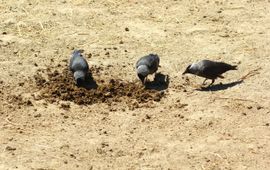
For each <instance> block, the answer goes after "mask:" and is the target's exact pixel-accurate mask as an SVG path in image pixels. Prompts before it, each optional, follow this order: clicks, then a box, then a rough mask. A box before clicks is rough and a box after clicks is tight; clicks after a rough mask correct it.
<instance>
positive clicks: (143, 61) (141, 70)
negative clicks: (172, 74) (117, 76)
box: [136, 54, 159, 84]
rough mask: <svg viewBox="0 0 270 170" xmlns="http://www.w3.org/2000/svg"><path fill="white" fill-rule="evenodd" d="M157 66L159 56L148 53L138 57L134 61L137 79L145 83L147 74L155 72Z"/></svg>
mask: <svg viewBox="0 0 270 170" xmlns="http://www.w3.org/2000/svg"><path fill="white" fill-rule="evenodd" d="M158 67H159V56H158V55H156V54H149V55H146V56H143V57H142V58H140V59H139V60H138V61H137V63H136V71H137V75H138V77H139V79H140V80H141V82H142V83H143V84H145V82H146V79H147V76H148V75H150V74H153V73H156V71H157V70H158Z"/></svg>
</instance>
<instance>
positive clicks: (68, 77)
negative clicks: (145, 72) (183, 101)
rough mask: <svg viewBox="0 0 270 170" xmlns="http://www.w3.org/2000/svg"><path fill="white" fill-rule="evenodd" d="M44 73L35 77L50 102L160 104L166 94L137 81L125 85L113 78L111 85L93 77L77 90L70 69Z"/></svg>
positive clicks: (48, 70)
mask: <svg viewBox="0 0 270 170" xmlns="http://www.w3.org/2000/svg"><path fill="white" fill-rule="evenodd" d="M44 74H45V75H43V74H40V73H37V74H36V75H35V76H34V78H35V82H36V86H37V87H38V89H39V90H40V92H41V98H44V99H46V100H48V101H49V102H55V101H56V100H58V99H60V100H63V101H71V102H74V103H76V104H79V105H89V104H94V103H111V102H123V101H125V102H130V100H136V101H137V102H139V103H145V102H148V101H160V100H161V98H162V97H163V96H164V93H163V92H159V91H158V90H153V89H146V88H144V87H143V86H142V85H141V84H139V83H135V82H124V81H122V80H118V79H110V80H109V82H105V81H104V80H96V81H95V80H94V79H93V78H92V76H91V74H89V76H88V79H87V86H86V87H77V86H76V85H75V83H74V80H73V76H72V73H71V72H70V71H69V70H68V69H63V70H62V71H61V72H60V71H57V70H54V71H51V70H50V69H47V70H46V71H45V72H44ZM97 83H98V84H99V85H97Z"/></svg>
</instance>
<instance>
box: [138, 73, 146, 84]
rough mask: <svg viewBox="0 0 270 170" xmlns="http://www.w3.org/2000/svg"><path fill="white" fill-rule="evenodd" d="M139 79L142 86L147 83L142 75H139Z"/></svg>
mask: <svg viewBox="0 0 270 170" xmlns="http://www.w3.org/2000/svg"><path fill="white" fill-rule="evenodd" d="M138 77H139V79H140V80H141V82H142V84H144V83H145V81H144V80H145V77H144V76H142V75H140V74H138Z"/></svg>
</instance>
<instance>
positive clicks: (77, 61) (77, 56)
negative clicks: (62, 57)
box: [69, 50, 89, 86]
mask: <svg viewBox="0 0 270 170" xmlns="http://www.w3.org/2000/svg"><path fill="white" fill-rule="evenodd" d="M81 53H82V50H74V51H73V53H72V55H71V58H70V63H69V69H70V70H71V71H72V73H73V76H74V79H75V83H76V85H77V86H83V85H84V83H85V79H86V76H87V74H88V71H89V66H88V63H87V61H86V60H85V59H84V58H83V55H82V54H81Z"/></svg>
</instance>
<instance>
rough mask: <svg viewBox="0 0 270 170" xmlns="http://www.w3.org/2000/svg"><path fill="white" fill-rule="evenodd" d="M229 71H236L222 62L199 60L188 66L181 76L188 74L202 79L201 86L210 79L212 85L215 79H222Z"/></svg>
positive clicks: (234, 67)
mask: <svg viewBox="0 0 270 170" xmlns="http://www.w3.org/2000/svg"><path fill="white" fill-rule="evenodd" d="M229 70H237V66H236V65H230V64H227V63H223V62H216V61H210V60H201V61H199V62H197V63H193V64H191V65H189V66H188V67H187V68H186V70H185V72H184V73H183V74H186V73H190V74H194V75H197V76H200V77H204V78H205V80H204V81H203V84H204V83H205V81H206V80H207V79H211V80H212V82H211V84H210V85H212V84H213V83H214V82H215V79H217V78H218V77H219V78H224V77H223V76H222V74H223V73H225V72H226V71H229ZM210 85H209V86H210Z"/></svg>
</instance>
